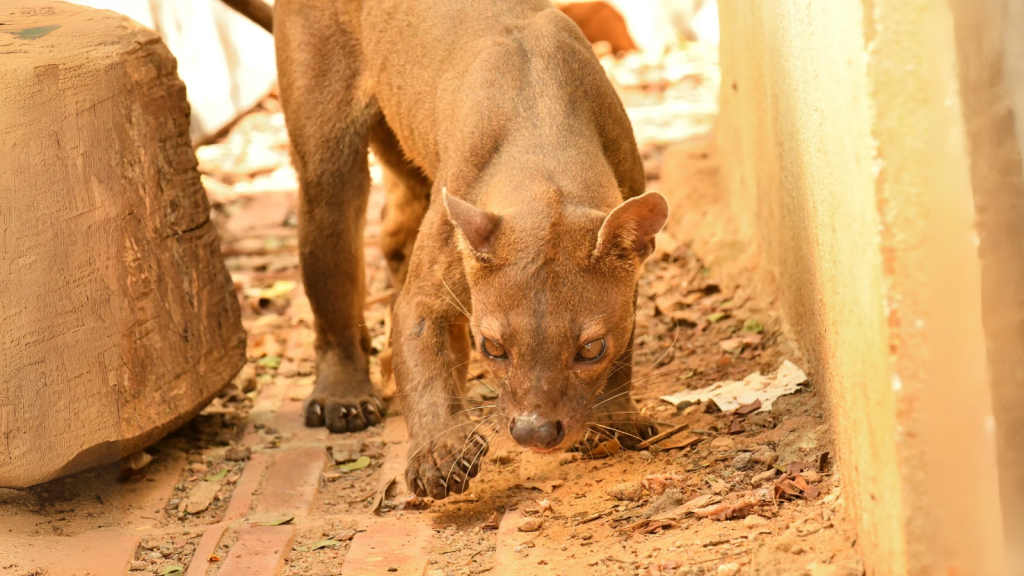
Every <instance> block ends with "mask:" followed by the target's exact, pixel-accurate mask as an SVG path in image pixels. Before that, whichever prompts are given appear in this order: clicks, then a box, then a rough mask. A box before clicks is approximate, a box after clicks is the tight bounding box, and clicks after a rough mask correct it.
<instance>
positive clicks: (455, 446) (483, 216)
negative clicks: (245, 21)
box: [275, 0, 667, 498]
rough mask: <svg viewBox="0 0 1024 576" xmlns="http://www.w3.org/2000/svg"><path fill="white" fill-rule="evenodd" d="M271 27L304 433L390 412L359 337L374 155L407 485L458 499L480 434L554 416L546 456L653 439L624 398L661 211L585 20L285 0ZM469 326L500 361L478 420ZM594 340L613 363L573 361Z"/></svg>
mask: <svg viewBox="0 0 1024 576" xmlns="http://www.w3.org/2000/svg"><path fill="white" fill-rule="evenodd" d="M275 20H276V26H275V36H276V42H277V54H278V70H279V74H280V83H281V97H282V102H283V105H284V109H285V115H286V120H287V125H288V129H289V132H290V134H291V138H292V142H293V147H294V155H295V164H296V167H297V169H298V172H299V177H300V183H301V198H300V214H299V242H300V256H301V259H302V273H303V281H304V283H305V287H306V291H307V293H308V295H309V298H310V303H311V304H312V307H313V313H314V315H315V317H316V332H317V385H316V389H315V390H314V392H313V394H312V396H311V397H310V399H309V400H308V401H307V404H306V423H307V425H311V426H317V425H323V424H326V425H327V426H328V427H329V428H330V429H331V430H333V431H345V430H359V429H362V428H364V427H365V426H367V425H368V424H374V423H376V422H379V421H380V418H381V417H380V411H381V404H380V400H379V398H378V396H377V395H376V393H375V392H374V390H373V387H372V385H371V384H370V379H369V375H368V370H367V354H368V352H369V342H368V336H367V332H366V330H365V328H364V327H363V325H362V321H363V320H362V305H363V300H364V296H365V294H364V292H365V286H364V284H365V282H364V272H363V265H364V264H363V248H362V234H363V223H364V218H365V211H366V204H367V196H368V193H369V187H370V182H369V170H368V165H367V147H372V149H373V150H374V152H375V153H376V155H377V156H378V158H380V160H381V162H382V164H383V165H384V167H385V171H386V174H387V176H386V180H385V183H386V186H387V201H388V203H387V204H388V205H387V209H386V215H385V219H384V233H383V238H382V244H383V246H382V247H383V249H384V253H385V255H386V257H387V258H388V260H389V264H390V266H391V270H392V272H393V277H394V281H395V283H396V286H398V287H400V291H399V293H398V296H397V298H396V301H395V303H394V325H393V329H392V336H391V346H392V350H393V358H392V362H393V367H394V373H395V377H396V380H397V383H398V387H399V392H400V393H401V394H402V397H403V398H404V402H405V410H406V417H407V420H408V424H409V430H410V434H411V436H412V439H413V444H412V450H411V457H410V462H409V467H408V472H407V480H408V482H409V485H410V486H411V487H412V488H413V489H414V490H415V491H416V492H417V493H418V494H420V495H430V496H433V497H435V498H443V497H445V496H446V495H447V494H448V493H450V492H455V493H459V492H462V491H463V490H465V489H466V487H467V485H468V482H469V478H470V477H473V476H475V475H476V473H477V470H478V467H479V460H480V458H481V457H482V455H483V453H484V452H485V451H486V446H487V439H488V438H489V437H491V436H493V435H494V434H496V433H498V432H502V431H504V430H505V429H508V428H510V427H511V428H513V429H514V430H515V431H516V432H522V431H523V430H524V429H526V432H529V433H533V432H536V431H537V430H539V429H540V428H539V427H540V426H541V425H542V424H543V425H545V426H548V428H545V429H544V430H553V428H551V426H553V424H551V423H553V422H554V421H555V420H557V421H558V422H559V426H560V428H559V430H560V435H559V436H558V437H557V438H556V440H557V446H556V445H555V440H551V441H550V442H549V441H548V440H550V435H549V436H546V437H545V440H544V442H546V444H544V447H545V448H554V447H558V448H561V447H567V446H570V445H573V444H574V443H577V442H579V441H581V440H583V438H584V435H585V433H586V431H587V429H588V427H590V426H591V425H592V424H593V423H594V422H599V421H602V420H604V421H612V420H614V421H615V422H616V423H615V424H614V426H615V428H617V429H618V430H620V431H621V434H620V440H621V441H622V442H623V443H624V444H627V445H630V444H632V445H635V444H636V443H637V442H638V441H639V438H646V437H648V436H650V435H651V434H652V433H653V427H652V426H651V425H650V424H649V423H647V422H645V421H642V420H641V419H639V418H638V415H637V414H636V413H635V405H634V404H633V402H632V400H631V399H630V398H629V395H628V390H629V382H630V378H631V346H632V332H633V314H634V308H635V285H636V278H637V274H638V273H639V268H640V264H641V263H642V262H643V259H644V258H646V256H647V255H648V254H649V253H650V251H651V249H652V248H653V236H654V234H655V233H656V232H657V231H658V229H660V228H661V226H662V225H663V224H664V221H665V218H666V216H667V212H666V210H667V208H666V205H665V201H664V199H662V198H661V197H660V196H658V195H657V194H654V193H649V194H643V192H644V184H645V180H644V174H643V168H642V165H641V161H640V156H639V154H638V152H637V148H636V143H635V141H634V139H633V133H632V129H631V127H630V124H629V120H628V119H627V117H626V114H625V111H624V109H623V107H622V104H621V103H620V102H619V99H618V97H617V95H616V94H615V91H614V89H613V88H612V86H611V85H610V83H609V82H608V80H607V79H606V77H605V75H604V72H603V70H602V68H601V66H600V64H599V63H598V62H597V60H596V58H595V57H594V54H593V52H592V50H591V48H590V45H589V43H588V42H587V41H586V39H585V38H584V37H583V35H582V34H581V33H580V30H579V28H578V27H576V25H575V24H573V22H572V21H571V20H569V18H567V17H566V16H565V15H563V14H562V13H561V12H559V11H557V10H554V9H552V7H551V5H550V4H548V3H547V2H546V1H544V0H518V1H510V0H476V1H469V0H375V1H373V2H367V3H366V5H365V6H364V5H363V3H362V2H361V1H359V0H278V2H277V4H276V16H275ZM641 194H643V195H642V196H641ZM634 197H636V198H635V199H634V200H632V201H630V202H626V203H623V200H624V199H629V198H634ZM609 214H611V215H610V216H609ZM417 231H418V233H417ZM414 242H415V250H414V249H413V245H414ZM470 331H472V335H473V338H474V339H475V341H476V347H477V349H478V350H479V349H480V347H481V345H482V343H483V342H482V338H485V337H486V338H490V339H491V340H492V341H495V342H500V343H501V344H502V345H503V346H504V347H505V349H506V352H507V359H504V360H489V361H488V362H489V365H490V367H491V369H492V370H493V371H494V373H495V375H496V376H497V379H498V380H499V382H500V390H499V399H498V400H497V404H498V407H497V414H496V415H495V416H494V417H492V418H491V419H489V420H487V421H485V422H482V423H476V424H474V423H473V422H471V421H470V420H469V419H468V418H467V412H466V410H465V409H464V407H463V404H462V401H461V397H462V395H463V390H462V388H463V384H464V371H461V370H459V369H458V368H459V366H460V365H461V364H462V363H463V362H464V361H465V359H466V358H467V356H468V354H469V346H470ZM601 337H603V338H605V342H606V346H607V353H606V354H605V356H604V357H602V358H601V359H600V360H598V361H594V362H581V361H578V360H577V356H576V355H577V350H578V349H579V347H580V346H581V344H583V343H585V342H587V341H588V340H587V339H594V338H601ZM533 424H536V425H537V426H538V428H536V429H535V428H530V427H529V426H532V425H533ZM516 426H519V428H516ZM524 427H525V428H524ZM523 437H526V436H524V435H522V434H520V435H518V436H517V438H523ZM538 445H539V444H538ZM534 447H537V446H534Z"/></svg>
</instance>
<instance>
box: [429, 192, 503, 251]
mask: <svg viewBox="0 0 1024 576" xmlns="http://www.w3.org/2000/svg"><path fill="white" fill-rule="evenodd" d="M441 196H442V198H443V199H444V207H445V209H446V210H447V211H448V219H449V220H451V222H452V224H455V227H456V228H458V229H459V231H460V232H462V237H463V238H465V240H466V243H467V244H468V245H469V248H470V250H472V251H473V252H474V253H476V254H477V255H480V256H486V255H488V254H490V253H491V252H492V251H493V249H494V234H495V232H497V231H498V224H499V223H500V222H501V217H499V216H497V215H495V214H491V213H490V212H486V211H484V210H480V209H479V208H477V207H476V206H473V205H472V204H470V203H469V202H466V201H465V200H461V199H459V198H456V197H455V196H452V195H451V194H449V193H448V189H447V188H441Z"/></svg>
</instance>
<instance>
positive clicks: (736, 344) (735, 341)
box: [718, 338, 743, 352]
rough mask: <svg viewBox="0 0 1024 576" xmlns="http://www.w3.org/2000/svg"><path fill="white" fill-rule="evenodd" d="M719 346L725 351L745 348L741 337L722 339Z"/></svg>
mask: <svg viewBox="0 0 1024 576" xmlns="http://www.w3.org/2000/svg"><path fill="white" fill-rule="evenodd" d="M718 347H719V348H721V349H722V350H723V351H725V352H735V351H737V350H739V349H740V348H743V340H741V339H739V338H729V339H728V340H722V341H721V342H719V343H718Z"/></svg>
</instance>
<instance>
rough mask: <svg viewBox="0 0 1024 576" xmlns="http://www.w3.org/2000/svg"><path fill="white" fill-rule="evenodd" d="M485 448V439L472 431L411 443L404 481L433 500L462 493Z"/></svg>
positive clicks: (477, 469)
mask: <svg viewBox="0 0 1024 576" xmlns="http://www.w3.org/2000/svg"><path fill="white" fill-rule="evenodd" d="M487 450H488V446H487V440H486V439H485V438H484V437H483V436H481V435H480V434H477V433H475V432H473V433H471V434H470V435H469V436H465V435H462V434H453V435H450V436H441V437H440V438H436V439H434V440H431V441H429V442H427V443H425V444H420V443H414V444H413V445H412V447H411V452H412V456H411V457H410V458H409V466H408V468H407V469H406V471H405V480H406V484H407V485H408V486H409V489H410V490H412V491H413V492H415V494H416V495H417V496H420V497H425V496H430V497H431V498H433V499H435V500H441V499H444V498H446V497H447V496H448V495H449V494H462V493H463V492H465V491H466V489H468V488H469V479H470V478H475V477H476V475H477V473H479V472H480V462H481V460H483V457H484V456H486V455H487Z"/></svg>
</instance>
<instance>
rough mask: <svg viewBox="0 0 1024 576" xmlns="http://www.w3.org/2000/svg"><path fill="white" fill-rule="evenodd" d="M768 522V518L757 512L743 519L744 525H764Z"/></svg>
mask: <svg viewBox="0 0 1024 576" xmlns="http://www.w3.org/2000/svg"><path fill="white" fill-rule="evenodd" d="M767 523H768V520H766V519H765V518H764V517H762V516H758V515H757V514H751V515H750V516H747V517H746V518H744V519H743V525H744V526H763V525H764V524H767Z"/></svg>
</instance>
